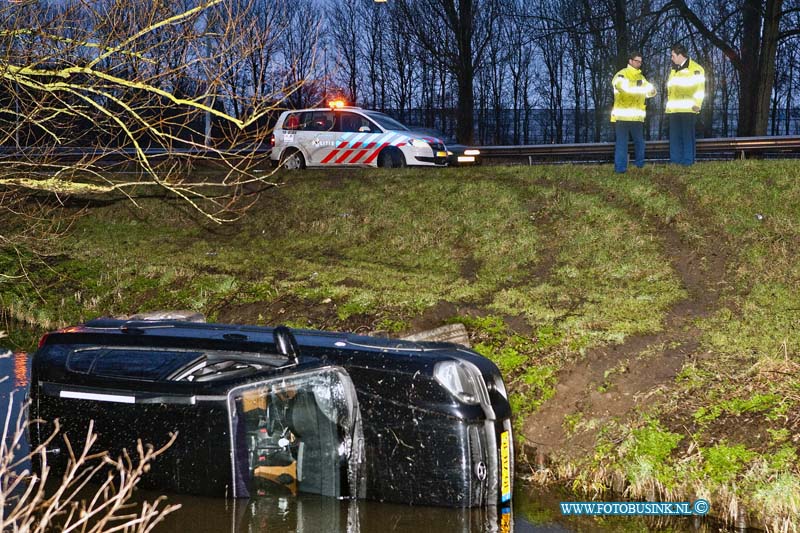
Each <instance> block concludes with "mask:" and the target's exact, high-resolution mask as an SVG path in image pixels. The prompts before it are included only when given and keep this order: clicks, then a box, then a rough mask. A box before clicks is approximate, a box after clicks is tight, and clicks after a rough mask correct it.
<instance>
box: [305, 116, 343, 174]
mask: <svg viewBox="0 0 800 533" xmlns="http://www.w3.org/2000/svg"><path fill="white" fill-rule="evenodd" d="M304 131H305V135H304V139H303V147H304V148H305V149H306V152H307V153H308V156H309V161H308V164H310V165H314V166H317V165H321V164H323V163H324V162H325V158H326V157H327V156H328V155H329V154H330V153H331V151H332V150H333V149H334V147H335V144H336V142H335V141H336V131H335V130H334V115H333V111H328V110H317V111H310V112H309V113H308V122H306V124H305V127H304Z"/></svg>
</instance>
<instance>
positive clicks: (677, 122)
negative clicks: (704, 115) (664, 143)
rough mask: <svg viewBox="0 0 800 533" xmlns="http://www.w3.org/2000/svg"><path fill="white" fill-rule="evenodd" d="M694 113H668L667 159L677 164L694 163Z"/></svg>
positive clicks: (695, 116) (695, 119) (695, 117)
mask: <svg viewBox="0 0 800 533" xmlns="http://www.w3.org/2000/svg"><path fill="white" fill-rule="evenodd" d="M696 121H697V114H696V113H670V114H669V161H670V163H675V164H677V165H687V166H688V165H691V164H693V163H694V154H695V144H696V143H695V130H694V125H695V122H696Z"/></svg>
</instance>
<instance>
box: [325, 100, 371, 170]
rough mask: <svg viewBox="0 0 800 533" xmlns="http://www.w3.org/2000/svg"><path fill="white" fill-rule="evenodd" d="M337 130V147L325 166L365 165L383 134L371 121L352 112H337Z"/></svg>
mask: <svg viewBox="0 0 800 533" xmlns="http://www.w3.org/2000/svg"><path fill="white" fill-rule="evenodd" d="M335 129H336V130H337V137H336V143H335V144H336V146H335V147H334V150H332V151H331V152H330V153H329V154H328V155H327V156H326V160H325V161H323V164H336V165H358V164H363V163H364V161H365V160H366V159H367V157H366V156H367V154H368V153H369V152H371V151H373V149H374V147H375V146H376V144H377V139H378V138H379V137H380V136H381V135H382V133H383V132H382V131H381V129H380V128H379V127H378V126H377V125H376V124H375V123H374V122H372V121H371V120H370V119H368V118H367V117H365V116H363V115H360V114H358V113H354V112H352V111H337V112H336V128H335Z"/></svg>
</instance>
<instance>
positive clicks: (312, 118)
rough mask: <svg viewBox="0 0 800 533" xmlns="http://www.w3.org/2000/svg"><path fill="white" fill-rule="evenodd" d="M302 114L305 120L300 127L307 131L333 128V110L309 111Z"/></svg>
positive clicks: (330, 129)
mask: <svg viewBox="0 0 800 533" xmlns="http://www.w3.org/2000/svg"><path fill="white" fill-rule="evenodd" d="M303 115H304V116H303V118H304V119H307V121H306V122H304V124H303V128H302V129H304V130H308V131H332V130H333V111H309V112H307V113H303Z"/></svg>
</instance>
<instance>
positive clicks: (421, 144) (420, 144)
mask: <svg viewBox="0 0 800 533" xmlns="http://www.w3.org/2000/svg"><path fill="white" fill-rule="evenodd" d="M408 144H409V145H410V146H413V147H414V148H427V147H428V146H429V145H428V143H427V142H426V141H423V140H422V139H409V140H408Z"/></svg>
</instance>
